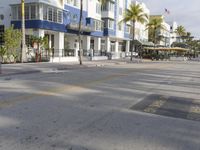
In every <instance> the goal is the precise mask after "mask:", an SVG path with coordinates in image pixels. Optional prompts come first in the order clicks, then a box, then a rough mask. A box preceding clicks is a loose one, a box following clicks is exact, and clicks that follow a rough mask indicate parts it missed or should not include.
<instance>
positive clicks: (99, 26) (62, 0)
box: [0, 0, 149, 61]
mask: <svg viewBox="0 0 200 150" xmlns="http://www.w3.org/2000/svg"><path fill="white" fill-rule="evenodd" d="M83 2H84V4H83V19H82V32H81V34H82V47H83V50H84V52H89V51H90V49H93V50H94V54H95V55H103V54H105V52H106V53H112V54H113V58H119V57H120V56H122V55H121V54H122V53H125V52H129V51H130V41H131V36H130V32H131V24H130V23H120V21H121V20H122V19H123V14H124V11H125V10H126V9H127V8H128V7H129V5H130V4H131V3H133V1H132V0H110V1H108V2H107V4H106V5H105V6H103V7H102V10H101V4H100V2H99V0H84V1H83ZM20 3H21V0H1V1H0V7H1V9H0V15H2V16H3V19H2V21H0V28H2V29H4V27H9V26H10V25H11V24H13V25H14V27H15V28H18V29H20V28H21V8H20ZM134 3H135V2H134ZM136 3H138V2H136ZM141 6H142V8H143V9H144V11H145V13H147V14H148V15H149V10H148V8H147V7H146V5H145V4H144V3H141ZM79 8H80V2H79V0H25V19H26V22H25V26H26V41H27V46H29V43H28V41H29V38H30V36H31V35H34V36H38V37H43V36H46V37H47V38H48V41H49V48H51V49H53V55H54V57H53V58H52V59H53V61H77V60H78V49H79V42H78V36H77V34H78V22H79V14H80V9H79ZM0 31H1V30H0ZM135 35H136V39H138V40H140V41H147V40H148V31H147V30H145V25H142V24H139V23H136V33H135ZM0 42H1V39H0ZM84 54H85V55H86V54H87V53H84Z"/></svg>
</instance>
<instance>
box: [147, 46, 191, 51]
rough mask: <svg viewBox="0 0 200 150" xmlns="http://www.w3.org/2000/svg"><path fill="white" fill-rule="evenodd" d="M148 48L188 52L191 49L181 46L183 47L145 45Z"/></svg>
mask: <svg viewBox="0 0 200 150" xmlns="http://www.w3.org/2000/svg"><path fill="white" fill-rule="evenodd" d="M144 49H147V50H156V51H179V52H187V51H189V49H186V48H181V47H155V48H154V47H145V48H144Z"/></svg>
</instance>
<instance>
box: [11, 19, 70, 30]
mask: <svg viewBox="0 0 200 150" xmlns="http://www.w3.org/2000/svg"><path fill="white" fill-rule="evenodd" d="M11 24H13V25H14V28H16V29H20V28H21V21H11ZM25 27H26V28H27V29H46V30H53V31H59V32H67V30H66V28H65V25H64V24H59V23H55V22H49V21H45V20H27V21H25Z"/></svg>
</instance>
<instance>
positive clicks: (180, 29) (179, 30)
mask: <svg viewBox="0 0 200 150" xmlns="http://www.w3.org/2000/svg"><path fill="white" fill-rule="evenodd" d="M175 33H176V34H177V35H178V36H179V37H178V38H179V42H181V39H182V38H183V36H185V35H186V31H185V27H184V26H182V25H180V26H178V27H177V28H176V31H175Z"/></svg>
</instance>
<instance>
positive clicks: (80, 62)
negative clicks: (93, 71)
mask: <svg viewBox="0 0 200 150" xmlns="http://www.w3.org/2000/svg"><path fill="white" fill-rule="evenodd" d="M82 16H83V0H80V18H79V28H78V38H79V64H80V65H82V64H83V62H82V54H83V51H82V48H81V46H82V45H81V44H82V43H81V24H82Z"/></svg>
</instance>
